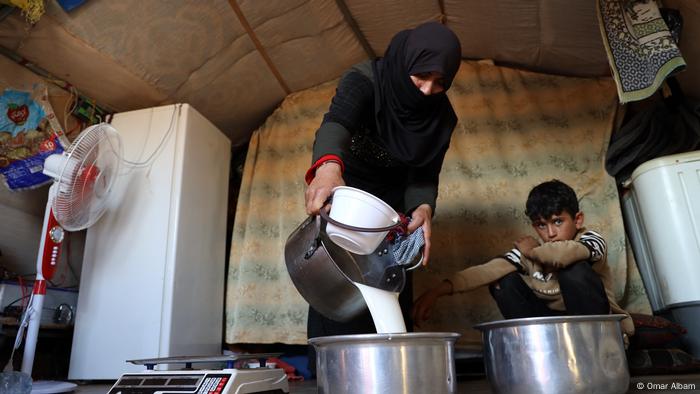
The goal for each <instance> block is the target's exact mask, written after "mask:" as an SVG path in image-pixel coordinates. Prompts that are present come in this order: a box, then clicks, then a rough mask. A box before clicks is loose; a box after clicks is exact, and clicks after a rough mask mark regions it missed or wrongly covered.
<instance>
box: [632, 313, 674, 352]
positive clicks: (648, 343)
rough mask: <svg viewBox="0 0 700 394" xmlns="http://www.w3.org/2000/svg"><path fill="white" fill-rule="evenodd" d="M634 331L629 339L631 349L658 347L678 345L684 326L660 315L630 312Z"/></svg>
mask: <svg viewBox="0 0 700 394" xmlns="http://www.w3.org/2000/svg"><path fill="white" fill-rule="evenodd" d="M631 316H632V321H633V322H634V328H635V333H634V336H632V338H631V339H630V348H632V349H660V348H676V347H680V346H681V344H680V338H681V337H682V336H683V335H684V334H685V333H686V332H687V330H686V329H685V327H683V326H681V325H679V324H676V323H673V322H672V321H670V320H667V319H664V318H663V317H660V316H650V315H644V314H639V313H632V314H631Z"/></svg>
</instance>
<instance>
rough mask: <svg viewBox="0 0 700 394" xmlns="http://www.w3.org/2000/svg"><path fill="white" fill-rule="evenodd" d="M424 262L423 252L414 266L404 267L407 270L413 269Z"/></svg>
mask: <svg viewBox="0 0 700 394" xmlns="http://www.w3.org/2000/svg"><path fill="white" fill-rule="evenodd" d="M422 264H423V253H421V254H420V259H418V262H417V263H415V264H413V265H412V266H410V267H408V268H404V269H405V270H406V271H413V270H414V269H416V268H418V267H420V266H421V265H422Z"/></svg>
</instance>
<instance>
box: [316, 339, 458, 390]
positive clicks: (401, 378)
mask: <svg viewBox="0 0 700 394" xmlns="http://www.w3.org/2000/svg"><path fill="white" fill-rule="evenodd" d="M458 337H459V334H455V333H439V332H432V333H429V332H425V333H407V334H363V335H338V336H331V337H318V338H312V339H309V343H310V344H311V345H313V346H314V347H315V348H316V354H317V356H316V375H317V376H316V379H317V381H316V384H317V387H318V393H319V394H329V393H332V394H379V393H381V394H394V393H396V394H405V393H431V394H449V393H456V391H457V382H456V374H455V360H454V343H455V341H456V340H457V338H458Z"/></svg>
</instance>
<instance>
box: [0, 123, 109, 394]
mask: <svg viewBox="0 0 700 394" xmlns="http://www.w3.org/2000/svg"><path fill="white" fill-rule="evenodd" d="M121 157H122V145H121V139H120V138H119V134H118V133H117V131H116V130H115V129H114V128H113V127H112V126H110V125H109V124H107V123H100V124H97V125H94V126H90V127H88V128H87V129H85V130H83V132H81V133H80V135H79V136H78V138H76V139H75V141H74V142H73V143H72V144H71V145H70V146H69V147H68V148H67V149H66V150H65V151H64V152H63V153H62V154H55V155H51V156H49V157H47V158H46V160H45V162H44V171H43V172H44V174H46V175H48V176H50V177H52V178H53V179H54V183H53V184H52V185H51V187H50V188H49V198H48V201H47V203H46V212H45V215H44V225H43V229H42V236H41V241H40V243H39V254H38V257H37V265H36V269H37V273H36V280H35V281H34V288H33V290H32V296H31V298H30V301H29V305H28V306H27V310H26V312H25V314H24V316H23V318H22V322H21V323H20V330H19V332H18V334H17V340H16V341H15V349H16V348H18V347H19V343H21V336H22V331H23V329H24V327H25V326H27V324H28V328H27V336H26V342H25V345H24V356H23V358H22V372H23V373H26V374H28V375H30V376H31V374H32V367H33V364H34V353H35V350H36V343H37V336H38V333H39V325H40V322H41V311H42V307H43V303H44V296H45V295H46V282H47V281H49V280H51V278H52V277H53V275H54V272H55V271H56V264H57V262H58V258H59V255H60V251H61V242H62V241H63V238H64V231H78V230H83V229H85V228H87V227H89V226H90V225H92V224H93V223H95V222H96V221H97V220H98V219H99V218H100V216H102V214H103V213H104V212H105V209H106V207H107V202H108V198H109V194H110V190H111V188H112V186H113V185H114V181H115V179H116V178H117V176H118V172H119V164H120V161H121ZM10 362H12V361H11V360H10ZM74 387H75V385H74V384H72V383H65V382H48V381H45V382H35V383H34V384H33V385H32V392H33V393H38V392H43V393H57V392H65V391H71V390H72V389H73V388H74Z"/></svg>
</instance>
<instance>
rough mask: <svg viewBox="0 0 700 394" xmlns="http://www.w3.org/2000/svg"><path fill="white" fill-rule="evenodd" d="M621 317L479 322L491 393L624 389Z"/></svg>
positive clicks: (559, 393) (626, 377)
mask: <svg viewBox="0 0 700 394" xmlns="http://www.w3.org/2000/svg"><path fill="white" fill-rule="evenodd" d="M624 318H625V315H591V316H555V317H537V318H527V319H511V320H501V321H495V322H490V323H484V324H479V325H477V326H475V327H474V328H476V329H479V330H481V331H482V333H483V339H484V364H485V366H486V374H487V376H488V379H489V382H490V383H491V387H492V388H493V391H494V392H495V393H523V394H525V393H527V394H537V393H542V394H545V393H546V394H563V393H606V394H615V393H625V392H627V389H628V386H629V380H630V376H629V370H628V367H627V358H626V357H625V347H624V342H623V339H622V333H621V331H620V320H622V319H624Z"/></svg>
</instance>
